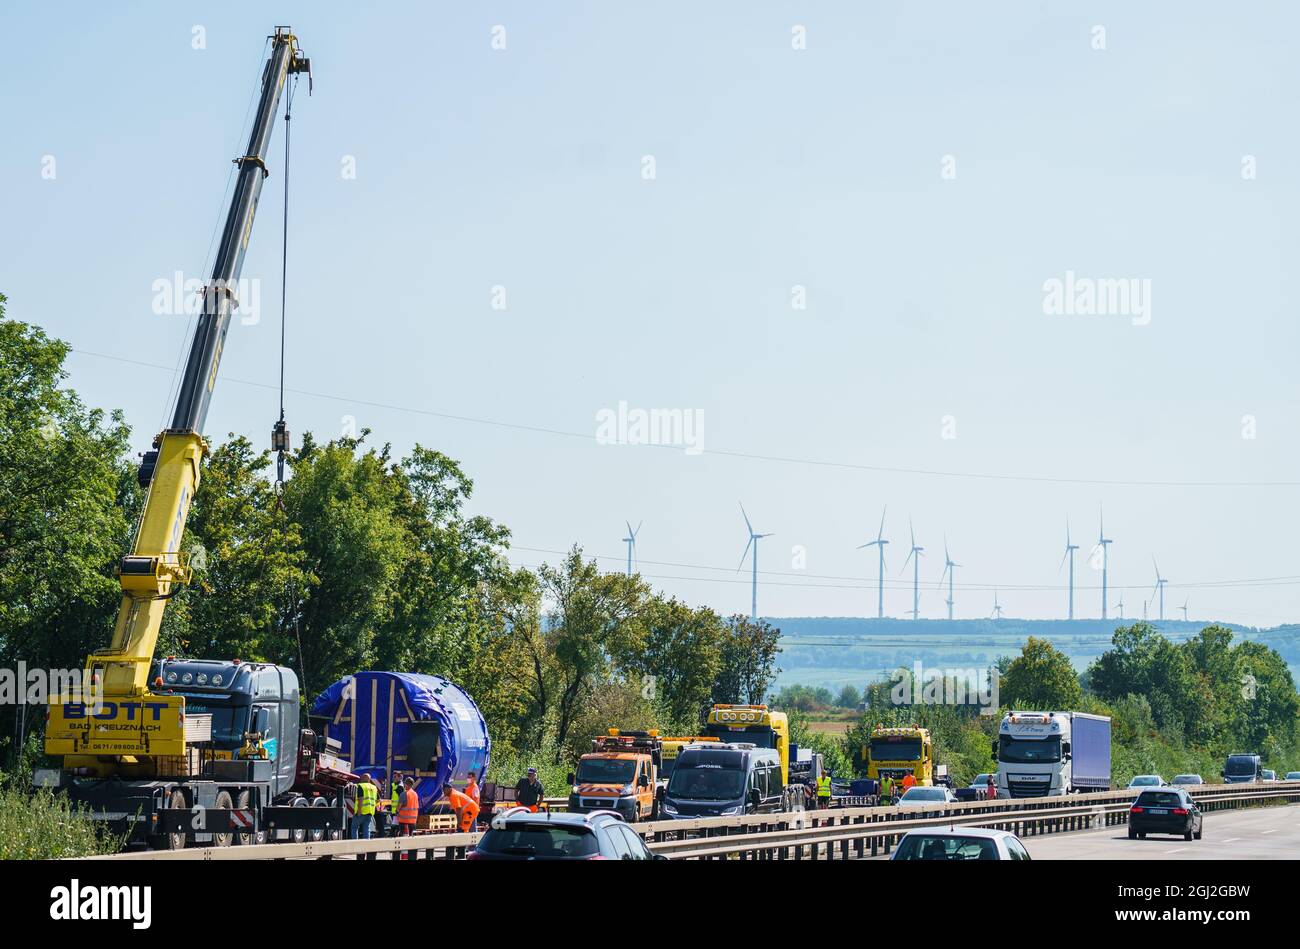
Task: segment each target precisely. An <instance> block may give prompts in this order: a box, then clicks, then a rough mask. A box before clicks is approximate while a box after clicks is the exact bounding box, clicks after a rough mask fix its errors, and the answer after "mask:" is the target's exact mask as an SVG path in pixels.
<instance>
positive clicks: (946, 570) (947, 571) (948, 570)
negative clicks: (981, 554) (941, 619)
mask: <svg viewBox="0 0 1300 949" xmlns="http://www.w3.org/2000/svg"><path fill="white" fill-rule="evenodd" d="M960 566H961V564H959V563H953V559H952V558H951V557H949V556H948V535H947V534H944V535H943V573H941V574H939V586H941V587H942V586H943V578H944V577H945V576H946V577H947V578H948V600H947V603H948V620H949V621H950V622H951V620H952V575H953V573H954V571H953V569H952V568H953V567H960Z"/></svg>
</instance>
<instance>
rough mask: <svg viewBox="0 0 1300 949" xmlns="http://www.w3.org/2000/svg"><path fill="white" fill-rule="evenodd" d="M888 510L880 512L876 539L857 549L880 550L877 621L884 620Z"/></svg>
mask: <svg viewBox="0 0 1300 949" xmlns="http://www.w3.org/2000/svg"><path fill="white" fill-rule="evenodd" d="M888 510H889V508H887V507H886V508H885V509H884V510H882V511H881V512H880V529H879V530H878V531H876V539H875V540H870V541H867V542H866V543H865V544H863V545H862V546H861V547H859V548H858V550H862V549H863V548H864V547H879V548H880V567H879V572H878V573H877V576H878V577H879V578H880V579H879V585H878V589H877V591H876V618H877V619H884V618H885V545H886V544H887V543H889V541H887V540H885V511H888Z"/></svg>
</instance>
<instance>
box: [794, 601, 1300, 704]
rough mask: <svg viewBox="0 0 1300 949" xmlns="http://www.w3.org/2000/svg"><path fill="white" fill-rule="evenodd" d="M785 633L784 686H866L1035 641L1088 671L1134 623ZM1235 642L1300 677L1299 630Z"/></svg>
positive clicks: (1198, 623) (842, 619)
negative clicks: (1275, 656) (1274, 657)
mask: <svg viewBox="0 0 1300 949" xmlns="http://www.w3.org/2000/svg"><path fill="white" fill-rule="evenodd" d="M768 621H769V622H770V623H772V625H774V626H777V627H779V628H780V630H781V636H782V652H781V656H780V660H779V663H780V666H781V675H780V676H779V678H778V683H777V684H778V687H779V686H784V685H796V684H805V685H826V686H830V687H838V686H841V685H845V684H852V685H858V686H861V685H862V683H863V682H865V681H870V680H874V679H876V678H879V677H880V675H881V674H882V673H883V672H885V671H887V670H893V669H897V668H898V667H899V666H907V667H910V666H911V665H912V664H913V663H914V662H917V661H920V662H921V663H922V664H924V665H925V666H942V667H947V668H966V667H970V666H979V667H983V666H988V665H991V664H992V663H994V662H996V661H997V659H998V657H999V656H1004V655H1013V654H1016V653H1018V652H1019V651H1020V646H1021V645H1022V644H1023V643H1024V641H1025V640H1026V639H1027V638H1028V637H1030V636H1037V637H1039V638H1042V639H1048V640H1051V642H1052V643H1053V644H1054V645H1055V646H1056V648H1058V649H1060V650H1061V651H1062V652H1064V653H1065V654H1066V655H1068V656H1069V657H1070V660H1071V661H1072V662H1073V663H1074V666H1075V668H1076V669H1078V670H1079V671H1080V672H1082V671H1083V670H1084V669H1085V668H1086V667H1087V666H1088V664H1089V663H1090V662H1092V660H1093V659H1095V658H1096V657H1097V656H1098V655H1100V654H1101V653H1103V652H1105V651H1106V650H1107V649H1108V648H1110V641H1111V636H1112V635H1113V634H1114V632H1115V629H1116V628H1117V627H1119V626H1121V625H1128V624H1129V623H1131V622H1133V620H1132V619H1129V618H1125V619H1123V620H1118V619H1110V620H1100V619H1078V620H1029V619H1012V618H1006V619H1000V620H992V619H975V620H952V621H951V622H949V621H948V620H935V619H919V620H915V621H913V620H908V619H896V618H886V619H867V618H863V617H856V616H789V617H771V618H769V620H768ZM1154 625H1156V626H1157V627H1158V628H1159V629H1160V630H1161V631H1162V632H1163V633H1164V634H1165V635H1166V636H1168V637H1169V638H1170V639H1173V640H1184V639H1188V638H1190V637H1192V636H1195V635H1196V634H1197V633H1199V632H1200V631H1201V630H1202V629H1204V628H1205V627H1206V626H1210V625H1212V622H1211V621H1202V620H1193V621H1189V622H1183V621H1182V620H1166V621H1164V622H1163V623H1155V624H1154ZM1218 625H1221V626H1226V627H1228V628H1229V629H1231V630H1232V631H1233V633H1234V635H1235V636H1236V637H1239V638H1243V639H1253V640H1258V641H1260V642H1262V643H1265V644H1267V645H1268V646H1271V647H1272V648H1274V649H1276V650H1277V651H1278V652H1279V653H1280V654H1281V655H1282V657H1283V659H1285V660H1286V662H1287V664H1288V665H1289V666H1290V667H1291V674H1292V675H1293V676H1296V677H1297V678H1298V679H1300V626H1296V625H1288V626H1278V627H1273V628H1269V629H1260V628H1257V627H1253V626H1243V625H1240V624H1237V623H1219V624H1218Z"/></svg>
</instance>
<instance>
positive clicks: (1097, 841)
mask: <svg viewBox="0 0 1300 949" xmlns="http://www.w3.org/2000/svg"><path fill="white" fill-rule="evenodd" d="M1024 845H1025V849H1026V850H1028V851H1029V855H1030V856H1031V857H1033V858H1034V859H1035V860H1295V859H1296V858H1297V857H1300V804H1288V805H1283V806H1279V807H1252V808H1246V809H1243V810H1235V811H1212V812H1211V813H1208V814H1206V815H1205V828H1204V834H1203V836H1202V838H1201V839H1200V840H1191V841H1187V840H1183V838H1181V837H1172V836H1169V837H1166V836H1162V835H1156V834H1151V835H1149V836H1148V837H1147V838H1146V840H1129V839H1128V827H1127V825H1123V824H1120V825H1116V826H1114V827H1103V828H1100V829H1098V830H1084V831H1076V832H1074V833H1067V834H1050V835H1046V836H1043V837H1028V838H1024Z"/></svg>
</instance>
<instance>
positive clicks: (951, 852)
mask: <svg viewBox="0 0 1300 949" xmlns="http://www.w3.org/2000/svg"><path fill="white" fill-rule="evenodd" d="M997 858H998V847H997V844H996V843H995V842H994V841H992V840H990V839H989V838H987V837H953V836H947V835H944V836H934V837H930V836H927V835H925V834H908V835H907V836H906V837H904V838H903V842H902V843H900V844H899V845H898V854H897V856H895V857H894V859H895V860H996V859H997Z"/></svg>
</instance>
